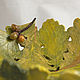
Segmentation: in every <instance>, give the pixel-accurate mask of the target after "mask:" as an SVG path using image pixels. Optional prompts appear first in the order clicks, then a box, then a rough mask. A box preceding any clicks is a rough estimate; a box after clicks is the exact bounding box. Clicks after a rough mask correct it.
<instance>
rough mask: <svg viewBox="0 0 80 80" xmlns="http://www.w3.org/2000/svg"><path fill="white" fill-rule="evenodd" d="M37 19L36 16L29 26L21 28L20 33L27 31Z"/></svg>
mask: <svg viewBox="0 0 80 80" xmlns="http://www.w3.org/2000/svg"><path fill="white" fill-rule="evenodd" d="M35 20H36V18H34V19H33V21H32V22H31V23H29V25H28V26H27V27H25V28H24V29H22V30H20V31H19V34H21V33H22V32H24V31H26V30H27V29H28V28H30V27H31V26H32V24H33V23H34V21H35Z"/></svg>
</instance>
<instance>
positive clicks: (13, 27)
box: [11, 24, 19, 31]
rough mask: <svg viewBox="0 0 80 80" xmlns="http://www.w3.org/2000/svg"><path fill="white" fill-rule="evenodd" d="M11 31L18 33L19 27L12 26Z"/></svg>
mask: <svg viewBox="0 0 80 80" xmlns="http://www.w3.org/2000/svg"><path fill="white" fill-rule="evenodd" d="M11 29H12V31H19V26H17V25H15V24H12V25H11Z"/></svg>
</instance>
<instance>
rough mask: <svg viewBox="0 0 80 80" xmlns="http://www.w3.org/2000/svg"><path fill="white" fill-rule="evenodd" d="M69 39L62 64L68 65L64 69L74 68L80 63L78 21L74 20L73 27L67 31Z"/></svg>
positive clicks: (79, 20)
mask: <svg viewBox="0 0 80 80" xmlns="http://www.w3.org/2000/svg"><path fill="white" fill-rule="evenodd" d="M67 32H68V34H69V38H71V41H68V47H67V49H68V53H67V54H64V58H65V61H64V64H66V65H68V66H66V67H65V68H69V67H74V66H76V64H79V63H80V19H79V18H77V19H75V20H74V23H73V27H70V28H69V29H68V31H67Z"/></svg>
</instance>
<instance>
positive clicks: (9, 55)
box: [0, 30, 20, 62]
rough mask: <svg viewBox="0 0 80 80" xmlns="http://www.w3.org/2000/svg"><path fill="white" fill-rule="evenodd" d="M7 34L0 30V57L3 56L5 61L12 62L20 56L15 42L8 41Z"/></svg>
mask: <svg viewBox="0 0 80 80" xmlns="http://www.w3.org/2000/svg"><path fill="white" fill-rule="evenodd" d="M8 36H9V35H8V34H7V33H6V32H5V31H1V30H0V56H1V55H2V56H4V58H5V59H8V60H9V61H10V62H11V60H13V61H14V58H17V57H19V56H20V50H19V47H18V44H17V43H16V41H15V40H14V41H12V40H9V39H8Z"/></svg>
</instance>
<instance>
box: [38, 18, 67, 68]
mask: <svg viewBox="0 0 80 80" xmlns="http://www.w3.org/2000/svg"><path fill="white" fill-rule="evenodd" d="M39 35H40V38H39V39H40V42H41V44H40V45H41V48H42V49H41V53H42V54H43V55H44V56H45V58H47V59H48V61H49V64H50V65H54V67H53V69H54V68H57V67H61V66H62V65H60V64H61V63H62V62H63V54H64V51H65V50H67V47H66V45H67V42H68V34H67V32H66V31H65V29H64V26H63V25H59V23H58V22H57V21H54V20H53V19H48V20H47V21H46V22H44V23H43V25H42V28H41V29H40V30H39Z"/></svg>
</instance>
